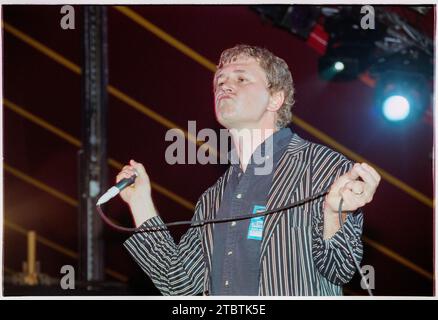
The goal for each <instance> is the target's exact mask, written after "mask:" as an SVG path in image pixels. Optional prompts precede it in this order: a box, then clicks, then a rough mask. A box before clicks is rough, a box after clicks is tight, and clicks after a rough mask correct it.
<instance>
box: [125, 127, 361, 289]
mask: <svg viewBox="0 0 438 320" xmlns="http://www.w3.org/2000/svg"><path fill="white" fill-rule="evenodd" d="M352 164H353V163H352V162H351V161H350V160H348V159H346V158H345V157H344V156H343V155H341V154H340V153H337V152H335V151H333V150H331V149H329V148H327V147H325V146H322V145H319V144H315V143H311V142H309V141H306V140H304V139H302V138H300V137H299V136H298V135H297V134H294V135H293V137H292V139H291V141H290V143H289V145H288V146H287V148H286V150H285V152H284V154H283V155H282V157H281V158H280V160H279V162H278V166H277V167H276V168H275V171H274V176H273V181H272V186H271V188H270V191H269V194H268V202H267V209H268V210H269V209H274V208H277V207H280V206H284V205H287V204H289V203H293V202H295V201H299V200H300V199H303V198H305V197H308V196H310V195H312V194H314V193H316V192H319V191H321V190H323V189H326V188H328V187H329V186H330V185H331V184H332V183H333V182H334V181H335V179H336V178H337V177H339V176H340V175H342V174H344V173H345V172H347V171H349V170H350V168H351V167H352ZM231 170H232V167H231V166H230V168H229V169H228V170H227V171H226V172H225V173H224V175H223V176H221V177H220V178H219V179H218V181H217V182H216V183H215V184H214V185H213V186H211V187H210V188H209V189H207V190H206V191H205V192H204V193H203V194H202V196H201V197H200V199H199V200H198V202H197V204H196V207H195V214H194V216H193V220H204V219H212V218H214V217H215V215H216V212H217V211H218V208H219V205H220V203H221V198H222V195H223V192H224V189H225V185H226V183H227V181H228V178H229V177H230V174H231ZM323 201H324V197H320V198H318V199H316V200H313V201H311V202H307V203H305V204H303V205H301V206H298V207H294V208H290V209H287V210H286V212H284V211H282V212H278V213H275V214H272V215H268V216H266V217H265V223H264V230H263V239H262V242H261V248H260V276H259V295H287V296H295V295H341V294H342V285H343V284H345V283H347V282H348V281H349V280H350V279H351V278H352V276H353V274H354V272H355V267H354V263H353V260H352V259H351V257H350V255H349V253H348V249H347V247H346V244H345V240H344V237H343V235H342V231H341V230H339V231H338V232H337V233H336V234H335V235H333V236H332V237H331V238H330V239H327V240H324V239H323ZM162 223H163V221H162V220H161V218H160V217H154V218H152V219H149V220H148V221H146V222H145V223H144V224H143V226H159V225H160V224H162ZM362 224H363V214H362V212H361V211H360V210H358V211H357V212H355V213H354V214H350V215H348V217H347V220H346V222H345V226H344V227H345V232H346V236H347V239H349V241H350V244H351V246H352V248H353V252H354V254H355V256H356V258H357V259H358V261H360V260H361V258H362V253H363V245H362V241H361V234H362ZM213 230H214V224H207V225H204V226H202V227H197V228H189V229H188V231H187V232H186V233H185V234H184V235H183V236H182V238H181V240H180V242H179V244H175V242H174V241H173V238H172V236H171V235H170V233H169V231H168V230H165V231H157V232H140V233H136V234H135V235H133V236H131V237H130V238H129V239H128V240H126V242H125V244H124V245H125V247H126V248H127V250H128V251H129V253H130V254H131V255H132V257H133V258H134V260H135V261H136V262H137V263H138V264H139V265H140V267H141V268H142V269H143V271H144V272H145V273H146V274H147V275H148V276H149V277H150V278H151V280H152V281H153V283H154V284H155V286H156V287H157V288H158V289H159V290H160V291H161V293H162V294H163V295H197V294H201V293H203V294H204V295H208V294H209V288H210V270H211V268H212V267H214V266H212V265H211V260H212V251H213V250H214V248H213Z"/></svg>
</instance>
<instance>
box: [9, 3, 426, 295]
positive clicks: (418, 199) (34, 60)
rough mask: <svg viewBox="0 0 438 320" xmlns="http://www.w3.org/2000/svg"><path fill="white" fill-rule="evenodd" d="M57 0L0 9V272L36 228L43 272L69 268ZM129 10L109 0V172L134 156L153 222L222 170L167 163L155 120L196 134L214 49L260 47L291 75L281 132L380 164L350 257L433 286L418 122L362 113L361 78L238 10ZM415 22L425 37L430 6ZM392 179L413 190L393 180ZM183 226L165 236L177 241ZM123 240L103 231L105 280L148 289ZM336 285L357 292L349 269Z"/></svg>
mask: <svg viewBox="0 0 438 320" xmlns="http://www.w3.org/2000/svg"><path fill="white" fill-rule="evenodd" d="M60 8H61V6H3V22H4V26H3V40H4V41H3V58H4V60H3V76H4V82H3V84H4V102H3V115H4V122H3V143H4V230H3V231H4V238H3V240H4V269H3V271H4V275H5V276H11V275H13V274H14V273H16V272H20V271H21V269H22V262H23V261H25V260H26V231H27V230H35V231H36V232H37V235H38V239H39V241H38V245H37V259H38V261H40V264H41V272H42V273H45V274H47V275H49V276H51V277H53V278H59V277H60V268H61V267H62V266H63V265H66V264H70V265H73V266H77V265H78V259H77V252H78V222H77V221H78V220H77V219H78V207H77V205H78V181H79V180H78V163H77V161H78V150H79V144H80V141H79V139H80V134H81V76H80V69H79V68H80V65H81V7H80V6H74V8H75V13H76V29H75V30H63V29H61V27H60V23H59V22H60V19H61V17H62V15H61V14H60ZM128 8H129V9H130V10H131V11H130V12H132V11H133V12H134V13H135V14H137V15H138V16H139V17H140V18H141V21H140V22H142V23H143V25H141V24H139V23H138V22H136V21H134V20H133V19H131V18H130V17H129V16H127V14H126V12H125V11H123V9H120V8H116V7H108V45H109V46H108V50H109V88H108V89H109V105H108V157H109V158H111V161H110V163H109V165H108V172H109V180H110V181H113V179H115V176H116V174H117V172H118V171H119V170H118V169H117V165H118V164H125V163H127V162H128V161H129V159H131V158H133V159H135V160H137V161H139V162H142V163H144V165H145V167H146V169H147V171H148V173H149V175H150V177H151V179H152V181H153V183H154V188H153V198H154V201H155V204H156V206H157V208H158V211H159V212H160V214H161V216H162V217H163V218H164V220H165V221H166V222H171V221H177V220H188V219H190V218H191V216H192V213H193V210H192V207H193V205H194V204H195V203H196V201H197V199H198V197H199V196H200V195H201V193H202V192H203V191H204V190H205V189H206V188H207V187H209V186H210V185H212V184H213V183H214V182H215V181H216V179H217V178H218V177H219V176H220V175H221V174H222V173H223V172H224V170H225V169H226V166H224V165H200V164H196V165H173V166H172V165H168V164H167V163H166V162H165V158H164V155H165V150H166V147H167V146H169V144H170V142H166V141H165V140H164V136H165V133H166V131H167V130H168V129H169V128H168V127H167V126H166V123H165V122H164V120H163V119H167V120H169V121H171V122H173V124H174V125H177V126H179V127H182V128H184V129H186V130H187V121H188V120H196V123H197V130H198V131H199V130H201V129H202V128H214V129H219V128H220V127H219V125H218V124H217V123H216V121H215V117H214V112H213V94H212V85H211V83H212V77H213V70H214V65H215V64H216V63H217V61H218V58H219V55H220V53H221V51H222V50H223V49H225V48H229V47H231V46H234V45H235V44H238V43H247V44H253V45H259V46H264V47H267V48H268V49H270V50H272V51H273V52H274V53H275V54H276V55H278V56H280V57H282V58H283V59H285V60H286V62H287V63H288V64H289V66H290V69H291V71H292V75H293V77H294V82H295V87H296V101H297V102H296V105H295V107H294V109H293V113H294V115H295V116H296V117H295V119H294V125H293V130H295V131H296V132H297V133H298V134H299V135H300V136H301V137H303V138H306V139H309V140H312V141H315V142H318V143H323V144H327V141H326V140H323V139H324V138H323V136H322V135H321V132H322V133H325V134H326V135H327V136H328V137H330V138H331V139H333V140H334V141H335V142H337V143H339V144H341V145H343V146H344V147H346V148H348V149H349V150H351V151H352V152H355V153H356V154H358V155H360V156H361V157H363V158H364V159H366V161H367V162H369V163H371V164H374V165H375V166H376V167H377V168H379V170H380V172H381V173H382V170H384V171H385V172H386V173H387V175H382V176H383V179H382V182H381V185H380V187H379V189H378V191H377V193H376V195H375V198H374V200H373V202H372V203H371V204H369V205H367V206H366V208H365V214H366V216H365V226H364V242H365V255H364V260H363V262H362V264H364V265H372V266H373V267H374V268H375V272H376V282H375V284H376V290H375V294H376V295H397V296H398V295H401V296H405V295H409V296H411V295H414V296H430V295H432V294H433V279H432V277H433V229H434V219H433V209H432V204H431V203H432V198H433V177H432V148H433V128H432V124H431V122H427V121H424V120H419V121H417V122H415V123H414V124H412V125H409V126H405V127H398V128H396V127H388V126H387V125H386V124H385V123H384V122H382V121H380V120H379V119H378V118H377V117H376V115H375V114H374V112H373V108H372V105H373V94H374V88H373V87H372V86H371V85H369V84H366V83H365V82H364V81H361V80H355V81H351V82H347V83H331V82H325V81H322V80H320V79H319V77H318V69H317V61H318V57H319V54H318V53H317V52H316V51H315V50H314V49H312V48H311V47H309V46H308V45H307V44H306V43H305V42H304V41H303V40H301V39H300V38H298V37H296V36H294V35H292V34H290V33H287V32H286V31H283V30H280V29H277V28H275V27H273V26H272V25H271V24H268V23H263V22H262V20H261V19H260V17H259V16H258V15H257V14H256V13H255V12H254V11H252V10H250V9H249V8H248V7H247V6H192V5H185V6H170V5H169V6H132V7H128ZM147 23H150V24H152V25H153V26H155V27H158V28H159V29H160V30H161V31H163V32H165V33H167V34H168V35H170V36H171V37H172V39H174V40H175V41H177V42H178V43H182V44H184V45H185V46H187V47H188V48H190V49H191V50H193V52H195V53H197V54H199V55H200V56H201V57H203V59H204V60H202V61H204V63H201V62H202V61H201V62H200V59H199V58H198V59H197V60H196V59H194V58H193V57H191V56H189V55H187V54H185V53H184V52H182V51H181V50H179V49H178V48H176V47H175V45H174V44H175V42H171V43H169V42H166V41H165V40H163V39H162V37H161V36H160V34H155V33H154V32H152V31H151V29H147V28H146V27H148V26H150V25H148V24H147ZM419 23H420V24H421V28H423V30H424V32H425V33H426V34H428V35H429V36H430V37H433V30H434V26H433V11H431V12H429V14H428V15H427V16H426V17H424V18H423V20H422V21H421V22H419ZM172 41H173V40H172ZM149 111H152V112H154V114H153V115H151V114H150V113H149V114H148V112H149ZM306 125H310V126H311V127H310V128H309V127H307V126H306ZM57 130H58V131H57ZM329 146H331V147H332V148H335V147H334V146H332V145H329ZM388 177H389V178H388ZM392 178H396V179H398V180H395V182H394V180H393V179H392ZM400 182H403V183H405V184H406V185H407V186H408V187H410V188H412V189H411V190H413V191H410V192H406V191H404V190H402V189H401V188H400V185H401V184H400ZM53 190H56V191H57V192H58V194H55V193H54V192H53ZM169 192H170V193H171V194H169ZM106 210H107V212H108V214H109V215H110V216H111V217H113V218H114V219H116V220H118V221H119V222H120V223H121V224H123V225H130V224H131V223H132V221H131V217H130V213H129V210H128V208H127V207H126V206H125V205H124V204H123V203H122V201H121V200H120V199H117V200H114V201H112V202H111V205H110V206H107V207H106ZM185 230H186V228H185V227H177V228H173V229H171V232H172V234H173V235H174V237H175V239H176V240H178V239H179V237H180V236H181V235H182V234H183V233H184V231H185ZM125 239H126V235H124V234H119V233H116V232H113V231H112V230H111V229H109V228H107V227H105V246H106V248H105V261H106V263H105V266H106V276H107V279H108V280H109V281H115V282H120V283H122V284H125V285H126V286H125V288H126V291H125V293H129V294H144V295H156V294H159V292H158V291H157V290H156V289H155V287H154V286H153V285H152V283H151V282H150V281H149V279H148V278H147V277H146V276H145V275H144V274H143V272H142V271H141V269H140V268H139V267H138V266H137V265H136V264H135V263H134V262H133V260H132V259H131V258H130V256H129V255H128V254H127V252H126V251H125V250H124V248H123V247H122V243H123V241H124V240H125ZM8 288H9V291H8ZM14 290H17V289H16V288H12V287H8V286H6V287H5V291H4V294H6V295H8V294H16V292H19V291H14ZM44 290H46V291H44ZM48 292H52V293H53V291H50V289H49V288H48V287H47V288H45V287H44V286H40V287H38V290H37V291H33V292H32V293H33V294H45V293H48ZM61 294H62V293H61ZM345 294H346V295H365V294H366V292H365V291H364V290H362V289H361V288H360V285H359V278H358V277H357V275H356V276H355V277H354V279H353V280H352V282H351V283H350V284H349V285H347V286H346V287H345Z"/></svg>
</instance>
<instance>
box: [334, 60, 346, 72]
mask: <svg viewBox="0 0 438 320" xmlns="http://www.w3.org/2000/svg"><path fill="white" fill-rule="evenodd" d="M334 68H335V70H336V71H342V70H344V68H345V66H344V64H343V63H342V61H336V62H335V65H334Z"/></svg>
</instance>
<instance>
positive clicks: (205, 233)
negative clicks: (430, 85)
mask: <svg viewBox="0 0 438 320" xmlns="http://www.w3.org/2000/svg"><path fill="white" fill-rule="evenodd" d="M213 86H214V95H215V97H214V98H215V99H214V101H215V113H216V118H217V120H218V122H219V123H220V124H221V125H222V126H224V127H225V128H227V129H228V131H229V133H230V135H231V137H232V141H233V147H234V148H233V152H234V153H233V154H234V155H235V159H237V161H234V162H232V164H231V165H230V167H229V168H228V170H227V171H226V172H225V174H224V175H223V176H221V177H220V178H219V179H218V180H217V182H216V183H215V184H214V185H213V186H211V187H210V188H208V189H207V190H206V191H205V192H204V193H203V194H202V195H201V197H200V198H199V200H198V202H197V204H196V208H195V213H194V216H193V221H200V220H205V219H213V218H232V217H236V216H240V215H244V214H252V213H256V212H260V211H265V210H271V209H275V208H278V207H282V206H285V205H287V204H291V203H293V202H297V201H300V200H302V199H304V198H307V197H310V196H312V195H313V194H316V193H318V192H320V191H322V190H325V189H328V190H330V191H329V193H328V194H327V195H326V196H325V197H319V198H317V199H314V200H312V201H309V202H306V203H304V204H302V205H300V206H295V207H292V208H289V209H287V210H283V211H279V212H276V213H274V214H270V215H267V216H264V217H257V218H252V219H246V220H237V221H229V222H224V223H215V224H205V225H203V226H202V227H192V228H189V229H188V231H187V232H186V233H185V234H184V235H183V236H182V238H181V241H180V242H179V244H176V243H175V242H174V240H173V238H172V237H171V235H170V233H169V231H168V230H167V229H163V230H161V231H156V232H147V231H145V232H139V233H136V234H134V235H133V236H131V237H130V238H129V239H128V240H127V241H126V242H125V247H126V248H127V249H128V251H129V253H130V254H131V255H132V257H133V258H134V259H135V261H136V262H137V263H138V264H139V265H140V267H141V268H142V269H143V270H144V272H145V273H146V274H147V275H148V276H149V277H150V278H151V279H152V281H153V282H154V284H155V286H156V287H157V288H158V289H159V290H160V291H161V292H162V294H164V295H197V294H204V295H210V294H211V295H287V296H295V295H341V294H342V285H343V284H345V283H347V282H348V281H350V279H351V278H352V276H353V274H354V272H355V265H354V262H353V259H352V257H351V256H350V254H349V252H348V250H347V246H346V243H345V237H344V236H346V238H347V239H348V241H349V243H350V245H351V247H352V249H353V253H354V255H355V257H356V259H357V260H358V261H360V260H361V258H362V253H363V245H362V241H361V234H362V224H363V214H362V211H361V207H363V206H364V205H365V204H366V203H368V202H370V201H371V200H372V197H373V195H374V193H375V191H376V188H377V186H378V184H379V181H380V176H379V174H378V173H377V172H376V171H375V170H374V169H373V168H372V167H370V166H369V165H367V164H365V163H362V164H359V163H356V164H353V163H352V162H351V161H350V160H348V159H346V158H345V157H344V156H343V155H342V154H339V153H337V152H335V151H333V150H331V149H329V148H327V147H325V146H322V145H319V144H316V143H312V142H310V141H306V140H304V139H302V138H300V137H299V136H298V135H297V134H296V133H294V132H293V131H292V130H291V128H290V127H289V125H290V123H291V121H292V113H291V107H292V106H293V104H294V97H293V96H294V88H293V81H292V76H291V73H290V71H289V68H288V66H287V64H286V63H285V61H284V60H283V59H281V58H279V57H276V56H275V55H273V54H272V53H271V52H270V51H268V50H266V49H264V48H259V47H254V46H248V45H237V46H235V47H233V48H230V49H227V50H225V51H224V52H223V53H222V54H221V58H220V61H219V65H218V68H217V71H216V73H215V76H214V80H213ZM248 132H249V133H250V134H248ZM256 154H260V155H261V156H260V157H259V158H261V160H262V161H255V158H256ZM259 160H260V159H259ZM267 162H270V163H271V164H272V166H271V167H272V170H268V171H267V172H266V170H265V172H263V174H260V172H257V169H261V168H262V167H269V166H266V164H267ZM135 171H136V172H137V174H138V177H137V179H136V181H135V185H133V187H132V188H126V189H124V190H123V191H122V192H121V197H122V199H123V200H124V201H125V202H126V203H127V204H128V205H129V207H130V209H131V212H132V214H133V217H134V221H135V224H136V226H143V227H153V226H156V227H158V226H160V225H161V224H163V221H162V219H161V218H160V217H159V215H158V214H157V211H156V209H155V206H154V204H153V201H152V198H151V187H150V181H149V177H148V175H147V173H146V171H145V169H144V167H143V165H142V164H140V163H137V162H135V161H133V160H131V161H130V163H129V165H127V166H125V167H124V168H123V169H122V171H121V172H120V173H119V174H118V175H117V179H116V181H117V182H118V181H120V180H121V179H123V178H128V177H131V176H132V175H133V174H134V172H135ZM262 171H263V170H262ZM341 198H342V199H343V206H342V212H343V213H342V214H343V217H342V218H343V221H344V224H345V225H344V228H345V229H344V230H345V235H344V234H343V231H342V229H340V224H339V216H338V206H339V203H340V200H341Z"/></svg>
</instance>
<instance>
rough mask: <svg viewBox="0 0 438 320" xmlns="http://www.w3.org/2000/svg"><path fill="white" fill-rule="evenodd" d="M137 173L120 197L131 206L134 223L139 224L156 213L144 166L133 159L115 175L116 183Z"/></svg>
mask: <svg viewBox="0 0 438 320" xmlns="http://www.w3.org/2000/svg"><path fill="white" fill-rule="evenodd" d="M135 173H137V178H136V179H135V182H134V183H133V184H132V185H130V186H129V187H127V188H125V189H123V190H122V191H121V192H120V197H121V198H122V199H123V201H125V202H126V203H127V204H128V205H129V207H130V208H131V212H132V215H133V216H134V220H135V224H136V225H137V227H138V226H140V225H141V224H142V223H143V222H144V221H146V220H147V219H150V218H152V217H154V216H156V215H157V212H156V210H155V207H154V205H153V202H152V196H151V182H150V179H149V176H148V174H147V173H146V170H145V168H144V166H143V165H142V164H141V163H138V162H135V161H134V160H130V161H129V165H126V166H124V167H123V169H122V171H120V172H119V174H118V175H117V177H116V183H117V182H119V181H120V180H122V179H123V178H130V177H132V176H133V175H134V174H135Z"/></svg>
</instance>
